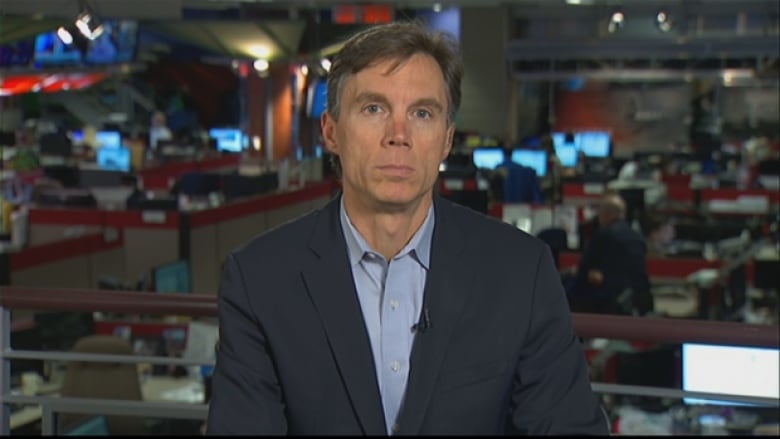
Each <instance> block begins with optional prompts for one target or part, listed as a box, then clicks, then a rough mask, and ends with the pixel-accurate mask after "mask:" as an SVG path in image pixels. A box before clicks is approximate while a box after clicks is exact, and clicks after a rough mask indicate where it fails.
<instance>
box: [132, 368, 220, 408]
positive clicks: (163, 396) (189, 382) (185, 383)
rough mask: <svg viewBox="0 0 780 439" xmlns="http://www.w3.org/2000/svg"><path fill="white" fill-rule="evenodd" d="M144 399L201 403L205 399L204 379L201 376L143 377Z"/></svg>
mask: <svg viewBox="0 0 780 439" xmlns="http://www.w3.org/2000/svg"><path fill="white" fill-rule="evenodd" d="M141 394H142V395H143V398H144V401H150V402H186V403H193V404H200V403H203V402H204V399H205V389H204V387H203V381H202V380H201V379H199V378H189V377H182V378H175V377H169V376H154V375H152V376H148V377H142V378H141Z"/></svg>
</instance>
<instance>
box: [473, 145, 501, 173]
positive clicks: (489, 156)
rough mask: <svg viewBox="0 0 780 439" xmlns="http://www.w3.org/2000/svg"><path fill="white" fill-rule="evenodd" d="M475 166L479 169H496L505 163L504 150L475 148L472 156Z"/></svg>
mask: <svg viewBox="0 0 780 439" xmlns="http://www.w3.org/2000/svg"><path fill="white" fill-rule="evenodd" d="M471 157H472V160H473V162H474V166H476V167H477V168H479V169H496V166H498V165H499V164H501V162H503V161H504V150H502V149H501V148H474V151H473V152H472V154H471Z"/></svg>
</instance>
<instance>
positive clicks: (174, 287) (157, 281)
mask: <svg viewBox="0 0 780 439" xmlns="http://www.w3.org/2000/svg"><path fill="white" fill-rule="evenodd" d="M152 281H153V282H154V291H156V292H158V293H190V292H192V279H191V274H190V263H189V261H186V260H179V261H175V262H171V263H169V264H164V265H159V266H157V267H155V268H154V269H153V270H152Z"/></svg>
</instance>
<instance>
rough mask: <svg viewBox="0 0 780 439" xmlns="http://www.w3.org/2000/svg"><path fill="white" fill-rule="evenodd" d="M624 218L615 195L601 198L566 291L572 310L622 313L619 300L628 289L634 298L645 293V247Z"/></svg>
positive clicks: (647, 286)
mask: <svg viewBox="0 0 780 439" xmlns="http://www.w3.org/2000/svg"><path fill="white" fill-rule="evenodd" d="M625 217H626V203H625V201H624V200H623V199H622V198H621V197H620V195H619V194H617V193H608V194H606V195H604V196H603V197H602V199H601V201H600V203H599V210H598V217H597V223H598V227H597V228H596V231H595V233H594V234H593V236H592V237H591V238H590V240H589V241H588V244H587V246H586V248H585V251H584V252H583V255H582V258H581V259H580V262H579V264H578V266H577V271H576V273H575V278H574V282H573V285H572V290H571V291H570V292H569V301H570V304H571V309H572V311H574V312H593V313H603V314H622V313H625V312H626V308H625V306H622V305H621V301H623V300H624V298H625V297H626V296H623V294H625V293H627V291H629V289H630V291H631V292H633V293H634V294H636V295H637V296H636V297H640V296H642V297H645V295H646V294H647V293H649V291H650V281H649V278H648V276H647V271H646V267H645V259H646V254H647V244H646V242H645V240H644V238H643V237H642V235H641V234H639V232H637V231H636V230H634V229H633V228H632V227H631V225H630V224H628V222H627V221H626V219H625ZM643 307H644V305H643ZM643 311H648V310H646V309H644V310H643Z"/></svg>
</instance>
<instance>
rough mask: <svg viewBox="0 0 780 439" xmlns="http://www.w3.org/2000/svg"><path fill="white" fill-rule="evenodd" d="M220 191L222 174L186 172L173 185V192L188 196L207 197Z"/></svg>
mask: <svg viewBox="0 0 780 439" xmlns="http://www.w3.org/2000/svg"><path fill="white" fill-rule="evenodd" d="M221 190H222V174H218V173H209V172H187V173H185V174H182V176H181V177H180V178H179V181H178V182H177V183H176V185H175V192H176V193H178V194H183V195H189V196H208V195H209V194H211V193H213V192H220V191H221Z"/></svg>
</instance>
